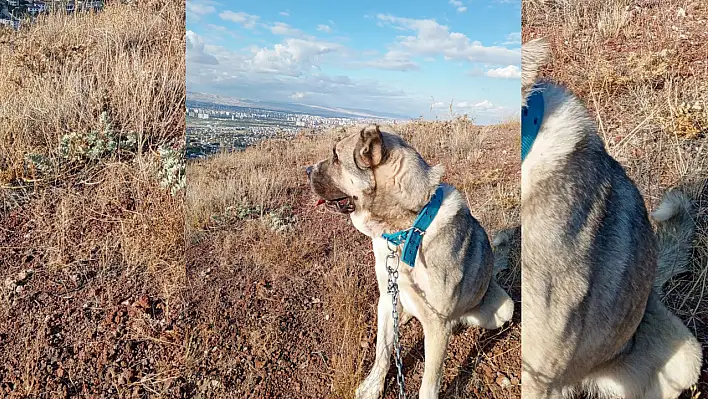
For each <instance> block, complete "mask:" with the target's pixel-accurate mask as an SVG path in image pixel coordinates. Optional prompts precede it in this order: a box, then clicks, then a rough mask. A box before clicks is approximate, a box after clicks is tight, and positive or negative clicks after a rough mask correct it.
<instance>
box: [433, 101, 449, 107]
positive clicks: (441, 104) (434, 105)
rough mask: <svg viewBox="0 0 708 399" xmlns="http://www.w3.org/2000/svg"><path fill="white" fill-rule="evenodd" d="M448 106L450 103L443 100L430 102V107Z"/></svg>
mask: <svg viewBox="0 0 708 399" xmlns="http://www.w3.org/2000/svg"><path fill="white" fill-rule="evenodd" d="M447 106H448V104H445V103H444V102H442V101H435V102H433V103H432V104H430V107H431V108H445V107H447Z"/></svg>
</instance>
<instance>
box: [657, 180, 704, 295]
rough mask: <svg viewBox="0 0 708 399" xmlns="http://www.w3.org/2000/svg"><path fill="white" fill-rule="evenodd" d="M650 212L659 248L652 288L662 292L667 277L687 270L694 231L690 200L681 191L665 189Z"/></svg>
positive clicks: (693, 215) (693, 217)
mask: <svg viewBox="0 0 708 399" xmlns="http://www.w3.org/2000/svg"><path fill="white" fill-rule="evenodd" d="M651 216H652V219H654V221H656V223H657V228H656V237H657V242H658V249H659V258H658V264H657V271H656V276H655V278H654V289H655V290H656V292H658V293H659V294H662V293H663V291H662V287H663V286H664V284H666V282H667V281H669V279H671V278H672V277H673V276H676V275H678V274H681V273H685V272H687V271H689V270H690V266H691V253H692V244H693V237H694V235H695V233H696V222H695V210H694V206H693V201H692V200H691V198H689V196H688V195H687V194H686V193H684V192H683V191H680V190H677V189H674V190H671V191H668V192H667V193H666V194H664V198H663V199H662V201H661V204H659V207H658V208H657V209H656V210H655V211H654V212H653V213H652V214H651Z"/></svg>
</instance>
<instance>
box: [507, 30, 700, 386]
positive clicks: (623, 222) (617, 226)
mask: <svg viewBox="0 0 708 399" xmlns="http://www.w3.org/2000/svg"><path fill="white" fill-rule="evenodd" d="M547 54H548V49H547V46H546V44H545V42H543V41H540V40H536V41H531V42H529V43H526V44H524V46H523V47H522V60H523V66H522V95H523V96H524V100H525V99H526V97H527V96H528V95H529V94H530V93H531V91H532V90H541V91H542V92H543V99H544V102H545V115H544V118H543V122H542V125H541V129H540V131H539V133H538V136H537V138H536V140H535V142H534V144H533V146H532V148H531V151H530V152H529V154H528V156H527V158H526V159H525V160H524V161H523V163H522V167H521V168H522V175H521V176H522V177H521V179H522V183H521V184H522V193H521V198H522V199H521V201H522V203H521V205H522V211H521V223H522V271H521V273H522V309H521V312H522V313H521V317H522V364H523V370H522V384H523V388H522V397H523V398H529V399H536V398H562V397H572V396H573V395H574V394H575V393H577V392H585V393H588V394H591V395H595V396H599V397H603V398H604V397H607V398H610V397H621V398H634V399H639V398H646V399H669V398H676V397H678V396H679V395H680V393H681V392H682V391H683V390H684V389H686V388H688V387H690V386H691V385H692V384H694V383H695V382H696V381H697V379H698V374H699V372H700V364H701V348H700V345H699V344H698V342H697V340H696V339H695V338H694V337H693V336H692V334H691V333H690V331H689V330H688V328H686V327H685V326H684V325H683V324H682V323H681V321H680V320H679V319H678V318H677V317H676V316H674V315H673V314H671V313H670V312H669V311H668V309H666V307H665V306H664V305H663V304H662V303H661V301H660V300H659V297H658V294H656V293H654V292H653V288H652V285H653V284H652V283H653V281H654V279H655V276H656V275H657V273H656V272H657V263H658V262H662V263H661V264H659V268H660V269H661V270H669V268H671V270H681V268H682V267H683V266H682V265H678V266H677V267H675V265H674V264H672V265H668V262H669V259H670V260H671V262H673V263H676V262H678V263H683V264H685V263H686V262H687V261H688V256H687V255H686V251H685V246H686V245H690V235H692V233H693V230H692V229H693V227H692V220H691V218H690V217H686V212H690V210H689V209H688V208H687V205H686V203H687V202H686V201H687V199H686V197H685V195H683V193H681V192H673V193H671V194H670V195H667V196H666V198H665V199H664V202H663V204H662V205H661V206H660V208H659V210H658V211H657V212H656V213H655V218H656V220H657V222H659V224H660V226H659V230H658V232H659V234H664V235H666V234H668V233H670V232H674V233H673V234H674V236H673V237H674V238H673V239H669V238H665V237H664V238H660V239H659V240H658V241H659V243H661V245H660V246H659V245H658V244H657V239H656V237H655V233H654V231H653V229H652V226H651V224H650V222H649V218H648V216H647V211H646V209H645V207H644V201H643V200H642V196H641V194H640V193H639V191H638V190H637V188H636V186H635V185H634V183H633V182H632V181H631V180H630V179H629V177H627V175H626V174H625V171H624V169H623V168H622V166H621V165H620V164H619V163H617V162H616V161H615V160H614V159H613V158H612V157H611V156H610V155H609V154H608V153H607V152H606V150H605V147H604V144H603V142H602V140H601V139H600V137H599V136H598V135H597V133H596V126H595V123H594V121H593V120H592V119H591V118H590V117H589V115H588V113H587V111H586V109H585V107H584V106H583V105H582V104H581V103H580V101H579V100H578V99H577V98H576V97H574V96H573V95H572V94H570V92H568V91H567V90H566V89H564V88H562V87H560V86H558V85H555V84H552V83H550V82H546V81H538V80H537V76H538V70H539V68H540V67H541V66H542V65H543V64H544V63H545V61H546V57H547ZM662 226H663V227H662ZM676 232H679V233H678V234H676ZM687 240H688V244H687V243H686V241H687ZM677 254H681V256H672V255H677ZM663 281H666V280H665V279H664V280H663ZM661 283H662V282H659V283H658V284H659V285H660V284H661Z"/></svg>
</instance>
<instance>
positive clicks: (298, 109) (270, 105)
mask: <svg viewBox="0 0 708 399" xmlns="http://www.w3.org/2000/svg"><path fill="white" fill-rule="evenodd" d="M199 103H202V104H217V105H225V106H232V107H242V108H258V109H267V110H272V111H284V112H292V113H298V114H308V115H316V116H323V117H330V118H332V117H334V118H337V117H339V118H381V119H399V120H410V119H414V118H415V117H414V116H411V115H401V114H394V113H388V112H380V111H371V110H366V109H355V108H339V107H325V106H319V105H309V104H302V103H286V102H277V101H258V100H249V99H243V98H241V99H236V98H233V97H228V96H222V95H219V94H207V93H197V92H191V91H188V92H187V106H199Z"/></svg>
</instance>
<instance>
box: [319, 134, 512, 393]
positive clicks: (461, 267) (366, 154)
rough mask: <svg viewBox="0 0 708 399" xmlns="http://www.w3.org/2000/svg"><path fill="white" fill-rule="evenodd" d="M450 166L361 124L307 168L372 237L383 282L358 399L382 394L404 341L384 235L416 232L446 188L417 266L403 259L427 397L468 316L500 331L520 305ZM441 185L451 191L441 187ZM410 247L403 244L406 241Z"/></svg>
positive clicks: (330, 201) (405, 315) (403, 300)
mask: <svg viewBox="0 0 708 399" xmlns="http://www.w3.org/2000/svg"><path fill="white" fill-rule="evenodd" d="M443 173H444V168H443V167H442V166H441V165H435V166H430V165H429V164H428V163H426V162H425V160H423V157H422V156H421V155H420V154H419V153H418V152H417V151H416V150H415V149H413V147H411V146H410V145H409V144H408V143H406V142H405V141H404V140H403V139H402V138H401V137H400V136H398V135H396V134H394V133H392V132H390V131H386V129H382V128H381V127H380V126H378V125H371V126H366V127H363V128H361V129H359V128H355V131H354V132H353V133H351V134H349V135H348V136H346V137H345V138H344V139H342V140H340V141H338V142H337V143H336V144H335V145H334V146H333V147H332V153H331V156H330V157H329V158H327V159H324V160H322V161H320V162H318V163H317V164H315V165H312V166H309V167H308V168H307V175H308V179H309V184H310V186H311V189H312V191H313V192H314V193H315V194H316V195H317V196H318V197H319V198H320V201H318V202H320V203H321V202H324V203H325V204H327V206H328V207H330V208H331V209H332V210H334V211H336V212H340V213H343V214H347V215H349V216H350V217H351V221H352V223H353V225H354V226H355V227H356V228H357V229H358V230H359V231H360V232H362V233H363V234H365V235H367V236H368V237H370V238H371V241H372V244H373V250H374V255H375V258H376V265H375V267H376V277H377V282H378V287H379V293H380V296H379V301H378V318H377V336H376V357H375V360H374V365H373V367H372V369H371V371H370V373H369V374H368V376H367V377H366V378H365V380H364V381H363V382H362V383H361V384H360V385H359V387H358V388H357V391H356V397H357V398H360V399H362V398H378V397H379V396H380V395H381V394H382V393H383V390H384V380H385V377H386V373H387V372H388V370H389V367H390V358H391V352H392V346H393V338H394V325H393V317H392V311H393V303H392V298H391V294H389V293H388V272H387V268H386V267H387V264H386V260H387V256H388V255H389V254H390V251H391V250H390V249H389V245H390V243H389V242H388V241H387V240H386V239H385V238H383V236H382V235H383V234H385V233H392V232H395V231H401V230H405V229H409V228H410V227H411V226H412V224H413V223H414V220H415V219H416V217H417V215H418V213H419V212H421V209H423V208H424V206H426V204H428V203H429V202H430V201H431V198H432V197H433V196H434V195H435V193H436V192H441V193H442V203H441V205H440V208H439V211H438V213H437V215H436V216H435V217H434V219H433V220H432V223H431V224H430V226H429V227H428V228H427V230H426V231H425V234H424V235H423V237H422V243H421V245H420V247H419V250H418V251H417V257H416V259H415V263H414V265H413V267H411V266H409V265H407V264H405V263H403V262H400V263H399V264H398V273H399V276H398V286H399V290H400V301H399V302H398V305H397V311H398V313H399V314H400V315H401V316H400V320H401V323H400V324H404V323H405V322H406V321H408V320H409V319H410V318H411V317H415V318H416V319H418V320H419V321H420V322H421V324H422V326H423V331H424V334H425V339H424V343H425V368H424V372H423V379H422V383H421V386H420V391H419V393H420V395H419V397H420V398H422V399H427V398H436V397H437V396H438V392H439V390H440V378H441V375H442V368H443V361H444V358H445V352H446V349H447V345H448V340H449V337H450V333H451V330H452V328H453V327H455V326H456V325H458V323H464V324H466V325H475V326H479V327H483V328H486V329H497V328H499V327H501V326H502V325H503V324H504V323H505V322H507V321H508V320H510V319H511V317H512V315H513V312H514V303H513V301H512V300H511V298H510V297H509V295H508V294H507V293H506V292H505V291H504V289H502V288H501V287H500V286H499V285H498V283H497V282H496V281H495V279H494V276H493V263H494V259H493V254H492V249H491V246H490V243H489V239H488V238H487V234H486V232H485V230H484V229H483V228H482V226H481V225H480V224H479V223H478V222H477V220H476V219H475V218H474V217H473V216H472V215H471V213H470V210H469V208H468V207H467V203H466V201H465V199H464V197H463V196H462V195H461V194H460V193H459V192H458V191H457V190H456V189H455V188H454V187H452V186H450V185H448V184H445V183H441V178H442V175H443ZM439 188H441V191H438V189H439ZM395 251H396V253H398V254H400V248H399V247H396V249H395Z"/></svg>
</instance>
